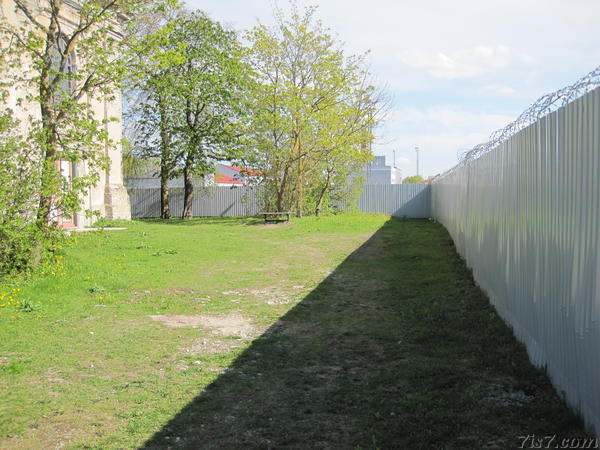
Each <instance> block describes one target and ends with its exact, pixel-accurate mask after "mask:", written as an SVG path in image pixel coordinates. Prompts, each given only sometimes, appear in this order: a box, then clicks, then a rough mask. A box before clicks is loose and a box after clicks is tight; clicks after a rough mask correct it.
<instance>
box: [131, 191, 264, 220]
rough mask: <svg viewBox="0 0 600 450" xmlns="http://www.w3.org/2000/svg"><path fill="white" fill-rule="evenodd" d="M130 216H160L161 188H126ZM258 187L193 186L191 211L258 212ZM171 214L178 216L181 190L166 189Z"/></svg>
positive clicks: (217, 213)
mask: <svg viewBox="0 0 600 450" xmlns="http://www.w3.org/2000/svg"><path fill="white" fill-rule="evenodd" d="M127 192H128V193H129V199H130V201H131V217H132V218H134V219H140V218H151V217H160V188H137V187H128V188H127ZM260 193H261V191H260V188H258V187H236V188H233V189H232V188H229V187H219V186H208V187H196V188H195V189H194V197H193V206H192V213H193V215H194V217H235V216H252V215H255V214H256V213H258V212H259V211H260V209H261V208H260V202H259V199H260ZM169 207H170V210H171V216H173V217H181V214H182V212H183V189H180V188H171V189H169Z"/></svg>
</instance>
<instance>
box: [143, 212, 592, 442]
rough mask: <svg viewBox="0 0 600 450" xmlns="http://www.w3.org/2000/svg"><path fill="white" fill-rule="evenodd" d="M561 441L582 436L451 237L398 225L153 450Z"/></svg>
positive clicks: (256, 345)
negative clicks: (551, 436)
mask: <svg viewBox="0 0 600 450" xmlns="http://www.w3.org/2000/svg"><path fill="white" fill-rule="evenodd" d="M499 385H500V386H504V388H503V389H505V391H502V392H501V393H497V394H492V393H493V392H496V391H494V389H497V386H499ZM495 386H496V387H495ZM531 386H533V387H531ZM527 389H528V390H527ZM525 391H526V392H527V394H526V395H527V396H528V401H527V404H526V405H524V408H522V407H521V406H523V405H517V406H519V407H516V406H514V405H515V404H513V406H512V407H509V408H507V407H506V405H504V404H503V402H504V401H505V400H506V399H510V395H512V394H513V393H514V392H525ZM493 395H498V397H497V398H496V397H493ZM487 397H489V398H492V400H490V401H487V400H486V398H487ZM529 397H531V398H529ZM507 401H508V400H507ZM548 427H551V429H549V428H548ZM549 432H552V433H561V432H564V433H570V435H576V434H577V433H579V434H580V433H581V424H580V422H578V421H577V420H576V419H575V418H574V416H573V415H572V414H570V413H569V412H568V410H567V409H566V408H565V407H564V404H563V403H562V401H561V400H560V399H559V398H558V397H557V396H556V394H555V393H554V391H553V390H552V388H551V386H550V384H549V382H548V380H547V378H546V377H545V375H544V374H543V373H541V372H539V371H537V370H536V369H534V368H533V367H532V366H531V365H530V364H529V361H528V358H527V355H526V353H525V351H524V349H523V347H522V346H520V345H519V344H517V343H516V341H515V340H514V337H513V335H512V333H511V331H510V330H509V329H508V328H507V327H506V326H505V325H504V324H503V322H502V321H501V320H500V319H499V318H498V317H497V315H495V314H494V312H493V309H492V308H491V307H490V305H489V303H488V301H487V299H486V298H485V297H484V296H483V295H482V294H481V292H480V291H479V289H478V288H477V287H476V286H475V285H474V283H473V280H472V278H471V276H470V273H469V271H468V270H467V269H466V268H465V266H464V265H463V263H462V262H461V260H460V259H459V258H458V256H457V255H456V253H455V250H454V247H453V245H452V241H451V239H450V238H449V236H448V235H447V233H446V232H445V230H444V229H443V228H442V227H440V226H439V225H437V224H435V223H431V222H428V221H419V220H403V221H401V220H396V219H390V220H389V221H388V222H387V223H386V224H385V225H384V226H383V227H382V228H381V229H380V230H379V231H378V232H377V233H376V234H375V235H373V236H372V237H371V238H370V239H369V240H368V241H367V242H365V243H364V245H362V246H361V247H360V248H358V249H357V250H356V251H355V252H353V253H352V254H351V255H350V256H349V257H348V258H347V259H346V260H345V261H343V263H342V264H340V265H339V266H338V267H337V268H336V269H335V271H333V272H332V273H331V274H330V275H329V276H328V277H327V278H326V279H325V280H324V281H323V282H322V283H321V284H320V285H319V286H317V287H316V288H315V289H314V290H313V291H312V292H311V293H310V294H308V295H307V296H306V297H305V298H304V299H303V300H302V301H301V302H300V303H298V304H297V305H296V306H295V307H294V308H293V309H291V310H290V311H289V312H288V313H286V314H285V315H284V316H283V317H281V318H280V319H279V320H278V321H277V322H276V323H275V324H273V325H272V326H271V327H270V328H269V329H268V330H267V331H266V332H265V333H264V334H263V335H262V336H260V337H259V338H257V339H256V340H255V341H254V342H253V343H252V344H251V345H250V347H248V348H247V349H246V350H245V351H244V352H243V353H242V354H241V355H240V356H239V357H238V358H237V359H236V360H235V361H234V362H233V363H232V364H231V365H230V367H228V368H227V369H226V370H225V372H224V373H223V374H222V375H220V376H219V378H218V379H217V380H216V381H214V382H213V383H212V384H211V385H209V386H208V387H207V388H206V389H204V390H203V391H202V392H198V395H197V397H196V398H195V399H194V400H193V401H192V402H190V403H189V404H188V405H187V406H185V407H184V408H183V409H182V410H181V411H180V412H179V413H178V414H177V415H176V416H175V417H173V418H172V420H170V421H169V422H168V423H166V424H165V425H164V426H163V428H162V429H161V430H160V431H159V432H157V433H156V434H155V435H154V436H153V437H152V438H151V439H150V440H149V441H148V442H146V444H145V445H144V448H146V449H154V448H219V449H222V448H232V449H233V448H281V447H287V448H363V447H364V448H447V447H461V446H462V447H466V448H474V447H480V446H484V445H487V444H489V443H490V442H492V443H493V442H496V443H497V444H498V443H499V444H498V445H499V446H500V448H509V447H515V446H516V445H517V444H518V441H517V439H518V436H519V435H522V434H530V433H540V435H546V434H548V433H549Z"/></svg>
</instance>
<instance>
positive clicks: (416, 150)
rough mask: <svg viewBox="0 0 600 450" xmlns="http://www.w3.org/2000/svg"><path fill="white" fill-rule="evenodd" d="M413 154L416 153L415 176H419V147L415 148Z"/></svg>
mask: <svg viewBox="0 0 600 450" xmlns="http://www.w3.org/2000/svg"><path fill="white" fill-rule="evenodd" d="M415 152H417V175H419V147H415Z"/></svg>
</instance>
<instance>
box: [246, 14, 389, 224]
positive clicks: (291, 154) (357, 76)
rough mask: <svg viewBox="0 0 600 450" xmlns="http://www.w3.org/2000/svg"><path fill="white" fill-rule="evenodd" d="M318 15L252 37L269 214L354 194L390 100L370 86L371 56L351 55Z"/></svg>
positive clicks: (259, 153) (257, 144)
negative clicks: (354, 183)
mask: <svg viewBox="0 0 600 450" xmlns="http://www.w3.org/2000/svg"><path fill="white" fill-rule="evenodd" d="M314 14H315V9H314V8H308V9H306V10H305V12H304V14H300V13H299V12H298V11H297V10H296V9H295V7H294V9H293V11H292V13H291V15H290V17H289V18H286V17H284V16H283V15H282V14H281V13H279V14H277V17H276V19H277V26H276V27H275V28H272V29H270V28H267V27H266V26H262V25H260V26H256V27H254V28H253V29H252V30H250V31H249V32H248V33H247V36H246V37H247V39H248V41H249V42H250V45H251V47H250V50H249V52H248V55H247V60H248V62H249V64H250V65H251V67H252V68H253V77H254V84H253V88H254V89H253V91H252V93H251V96H250V97H251V101H252V108H251V110H252V122H251V123H252V130H251V133H250V136H251V141H252V148H253V149H254V152H253V154H252V155H251V156H250V160H251V162H252V165H253V166H255V167H257V168H259V169H260V170H261V172H262V173H263V174H264V175H265V177H264V181H265V183H266V184H267V188H268V189H267V193H268V194H267V195H268V198H267V199H266V207H268V208H272V209H276V210H278V211H283V210H289V209H291V208H292V207H294V208H295V209H296V213H297V214H298V215H302V213H303V211H304V210H305V209H306V208H307V206H310V207H311V209H312V208H314V209H313V212H315V213H316V214H319V212H320V210H321V209H322V208H323V205H324V204H326V203H327V202H328V197H330V196H338V197H339V196H344V194H345V193H346V192H349V186H350V184H351V183H352V179H353V174H355V173H357V172H358V171H359V170H360V168H361V167H362V165H364V164H365V163H366V162H368V161H369V160H371V159H372V153H371V149H370V143H371V142H372V141H373V129H374V128H375V126H376V125H377V124H378V122H379V121H380V120H381V118H382V114H383V112H384V110H385V99H384V97H383V96H382V95H381V92H380V91H379V90H378V89H377V88H376V87H375V86H373V85H372V84H371V83H370V82H369V79H370V75H369V73H368V70H367V69H366V64H365V62H366V56H365V55H360V56H346V55H345V54H344V52H343V49H342V46H341V44H340V43H339V42H337V41H336V40H335V39H334V38H333V37H332V36H331V35H330V34H329V31H328V30H327V29H325V28H324V27H323V26H322V25H321V23H320V22H318V21H317V20H316V19H315V17H314Z"/></svg>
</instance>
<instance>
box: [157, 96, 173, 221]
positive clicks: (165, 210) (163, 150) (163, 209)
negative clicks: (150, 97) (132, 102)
mask: <svg viewBox="0 0 600 450" xmlns="http://www.w3.org/2000/svg"><path fill="white" fill-rule="evenodd" d="M158 108H159V112H160V218H161V219H170V218H171V210H170V208H169V178H170V173H169V172H170V170H171V158H169V152H170V150H171V148H170V146H171V133H170V132H169V128H168V124H167V121H168V119H167V111H166V108H165V99H164V98H163V96H162V95H160V94H159V96H158Z"/></svg>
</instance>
